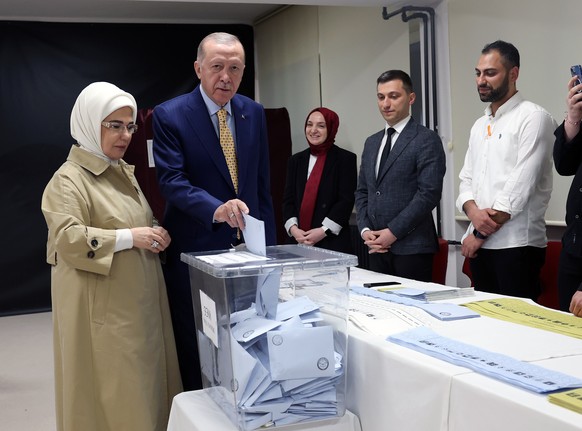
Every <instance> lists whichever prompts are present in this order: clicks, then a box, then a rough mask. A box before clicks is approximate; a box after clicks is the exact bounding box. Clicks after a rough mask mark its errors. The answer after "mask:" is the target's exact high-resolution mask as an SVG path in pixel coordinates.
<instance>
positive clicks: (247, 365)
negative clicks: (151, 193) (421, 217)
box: [181, 245, 358, 431]
mask: <svg viewBox="0 0 582 431" xmlns="http://www.w3.org/2000/svg"><path fill="white" fill-rule="evenodd" d="M181 258H182V261H183V262H185V263H186V264H188V266H189V271H190V284H191V288H192V302H193V308H194V316H195V321H196V328H192V331H195V332H196V334H197V338H198V347H199V354H200V367H201V373H202V381H203V385H204V388H205V390H206V391H207V392H208V393H209V395H210V396H211V397H212V398H213V399H214V400H215V401H216V402H217V404H218V405H220V406H221V407H222V409H223V410H224V412H225V413H226V414H227V415H228V416H229V417H230V418H231V420H232V421H233V423H235V424H236V425H237V426H238V428H239V429H240V430H245V431H246V430H254V429H258V428H260V427H264V426H265V427H277V426H282V425H288V424H293V423H299V422H311V421H317V420H323V419H329V418H331V417H338V416H343V414H344V412H345V390H346V369H347V361H348V358H347V321H348V299H349V297H348V292H349V290H348V283H349V276H350V268H351V267H352V266H355V265H357V263H358V262H357V258H356V256H353V255H348V254H343V253H337V252H333V251H328V250H324V249H319V248H314V247H305V246H301V245H280V246H272V247H267V249H266V256H257V255H253V254H251V253H249V252H248V251H246V250H244V249H243V250H237V251H235V252H233V251H228V250H221V251H212V252H200V253H184V254H182V256H181Z"/></svg>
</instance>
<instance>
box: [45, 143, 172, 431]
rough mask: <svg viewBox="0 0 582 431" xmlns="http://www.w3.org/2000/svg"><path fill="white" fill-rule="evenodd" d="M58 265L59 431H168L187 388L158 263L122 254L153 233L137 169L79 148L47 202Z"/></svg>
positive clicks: (147, 256) (54, 280)
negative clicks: (127, 240)
mask: <svg viewBox="0 0 582 431" xmlns="http://www.w3.org/2000/svg"><path fill="white" fill-rule="evenodd" d="M42 211H43V214H44V216H45V219H46V222H47V225H48V228H49V236H48V243H47V261H48V263H49V264H51V265H52V273H51V291H52V307H53V324H54V355H55V383H56V410H57V429H58V430H59V431H79V430H83V431H122V430H124V431H125V430H127V431H132V430H135V431H162V430H165V429H166V426H167V421H168V414H169V410H170V405H171V402H172V398H173V397H174V395H176V394H177V393H178V392H180V391H181V382H180V375H179V369H178V361H177V357H176V348H175V344H174V337H173V332H172V325H171V320H170V314H169V308H168V301H167V297H166V288H165V284H164V279H163V275H162V270H161V266H160V261H159V258H158V256H157V255H156V254H154V253H151V252H148V251H145V250H141V249H137V248H132V249H129V250H122V251H119V252H117V253H114V246H115V230H116V229H119V228H132V227H139V226H152V220H153V218H152V211H151V209H150V207H149V205H148V203H147V201H146V199H145V198H144V196H143V194H142V192H141V190H140V188H139V185H138V184H137V182H136V180H135V177H134V175H133V166H130V165H127V164H126V163H125V162H123V161H121V160H120V161H119V166H110V165H109V163H107V162H106V161H104V160H102V159H100V158H99V157H96V156H94V155H92V154H90V153H88V152H87V151H85V150H83V149H81V148H79V147H76V146H74V147H73V148H72V149H71V151H70V153H69V157H68V158H67V161H66V162H65V163H64V164H63V165H62V166H61V167H60V168H59V170H58V171H57V172H56V173H55V174H54V176H53V178H52V179H51V181H50V182H49V183H48V185H47V187H46V189H45V191H44V194H43V198H42Z"/></svg>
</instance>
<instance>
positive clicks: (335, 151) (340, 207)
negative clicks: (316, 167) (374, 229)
mask: <svg viewBox="0 0 582 431" xmlns="http://www.w3.org/2000/svg"><path fill="white" fill-rule="evenodd" d="M309 155H310V151H309V148H307V149H306V150H304V151H301V152H299V153H296V154H294V155H293V156H291V157H290V158H289V162H288V163H287V181H286V182H285V192H284V194H283V220H284V221H287V220H289V219H290V218H291V217H296V218H297V220H299V209H300V208H301V201H302V200H303V192H304V191H305V183H306V182H307V169H308V166H309ZM357 172H358V165H357V157H356V155H355V154H354V153H352V152H351V151H347V150H344V149H343V148H340V147H338V146H336V145H333V146H332V147H331V148H330V149H329V151H328V153H327V158H326V159H325V165H324V167H323V173H322V176H321V181H320V183H319V189H318V191H317V200H316V202H315V209H314V212H313V219H312V226H313V227H319V226H321V223H322V221H323V219H324V218H326V217H327V218H329V219H330V220H332V221H333V222H335V223H337V224H339V225H340V226H341V227H342V230H341V231H340V233H339V235H337V236H335V235H328V236H327V237H325V238H324V239H322V240H321V241H320V242H318V243H317V244H316V246H317V247H322V248H326V249H329V250H336V251H341V252H345V253H353V249H352V244H351V235H350V227H349V222H350V216H351V214H352V211H353V209H354V191H355V190H356V183H357V176H358V173H357ZM290 240H291V241H293V238H290Z"/></svg>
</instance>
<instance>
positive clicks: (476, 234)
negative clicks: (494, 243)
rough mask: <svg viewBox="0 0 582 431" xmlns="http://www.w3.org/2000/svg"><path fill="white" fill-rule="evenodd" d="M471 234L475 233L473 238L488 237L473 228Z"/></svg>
mask: <svg viewBox="0 0 582 431" xmlns="http://www.w3.org/2000/svg"><path fill="white" fill-rule="evenodd" d="M473 235H475V238H479V239H482V240H486V239H487V238H489V237H488V236H487V235H483V234H482V233H481V232H479V231H478V230H477V229H473Z"/></svg>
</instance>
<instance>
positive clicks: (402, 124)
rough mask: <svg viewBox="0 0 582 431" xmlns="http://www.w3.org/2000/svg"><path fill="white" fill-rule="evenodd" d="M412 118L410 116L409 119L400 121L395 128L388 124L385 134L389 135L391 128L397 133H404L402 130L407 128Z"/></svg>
mask: <svg viewBox="0 0 582 431" xmlns="http://www.w3.org/2000/svg"><path fill="white" fill-rule="evenodd" d="M410 118H411V116H410V115H409V116H408V117H406V118H405V119H403V120H400V121H399V122H398V123H396V124H395V125H393V126H390V125H389V124H388V123H386V126H385V127H384V133H387V132H388V129H389V128H390V127H392V128H393V129H394V130H396V133H398V134H400V133H401V132H402V130H403V129H404V128H405V127H406V125H407V124H408V122H409V121H410Z"/></svg>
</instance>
